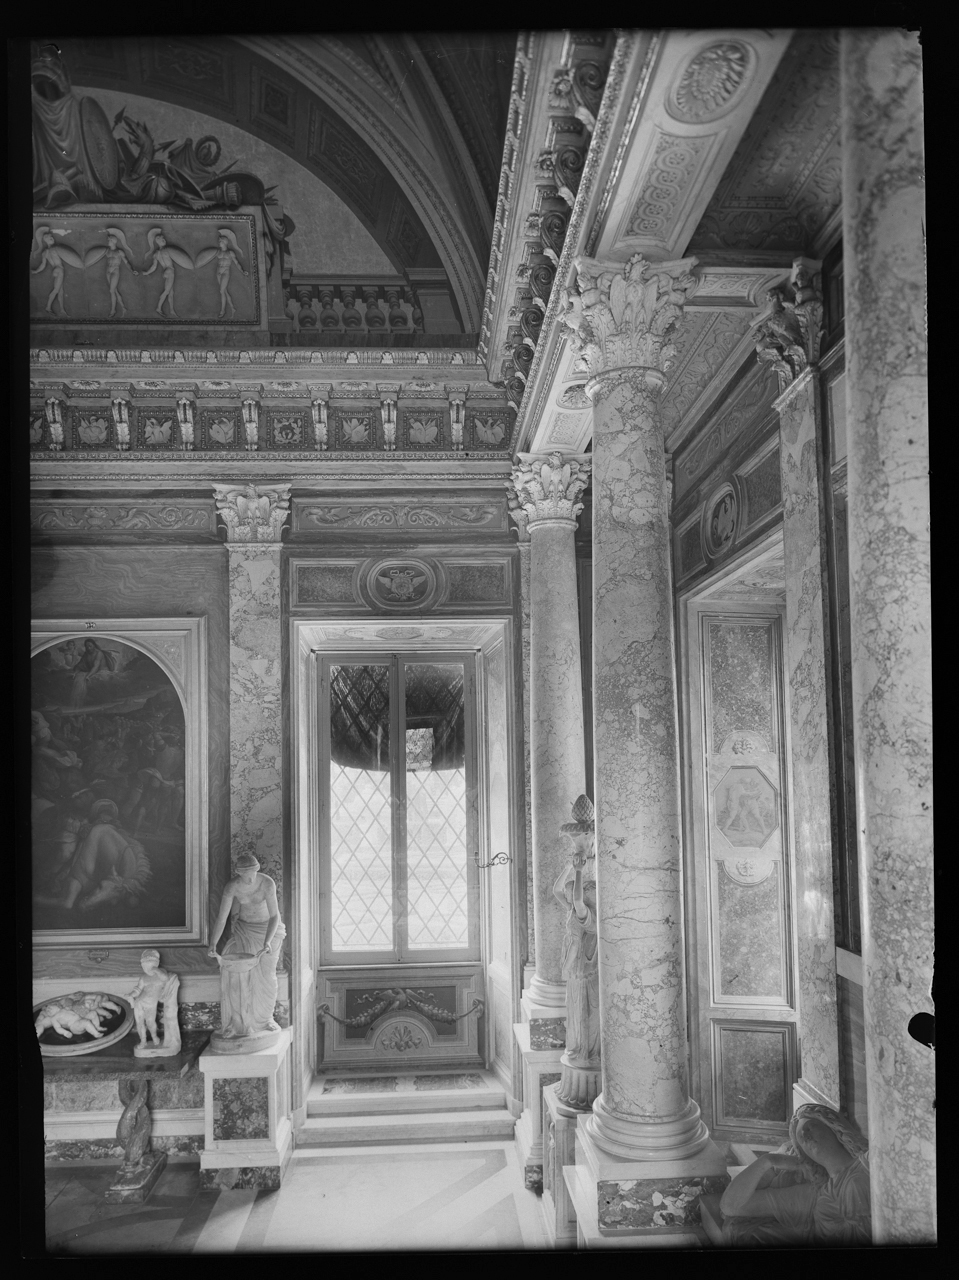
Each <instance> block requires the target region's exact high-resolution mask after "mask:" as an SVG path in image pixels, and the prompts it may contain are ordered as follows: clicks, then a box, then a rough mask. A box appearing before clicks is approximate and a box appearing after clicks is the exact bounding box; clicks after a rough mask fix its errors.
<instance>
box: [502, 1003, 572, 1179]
mask: <svg viewBox="0 0 959 1280" xmlns="http://www.w3.org/2000/svg"><path fill="white" fill-rule="evenodd" d="M524 998H525V996H524ZM531 1028H532V1024H531V1023H529V1022H516V1023H514V1024H513V1035H514V1036H515V1038H516V1043H517V1045H518V1046H519V1050H520V1054H521V1056H522V1059H523V1114H522V1115H521V1116H520V1118H519V1120H518V1121H517V1123H516V1144H517V1147H518V1149H519V1158H520V1161H521V1162H522V1165H523V1170H524V1178H525V1181H526V1187H527V1189H528V1190H530V1191H536V1192H540V1191H542V1189H543V1090H544V1089H545V1088H546V1087H547V1085H551V1084H555V1083H557V1082H558V1081H559V1079H560V1076H561V1074H562V1070H563V1068H562V1064H561V1063H560V1058H561V1057H562V1055H563V1048H564V1046H565V1041H566V1027H565V1019H564V1021H563V1025H562V1029H561V1034H562V1036H563V1045H561V1046H559V1047H555V1046H550V1047H547V1048H534V1047H533V1043H534V1038H533V1030H532V1029H531ZM543 1038H544V1037H541V1036H537V1037H536V1043H537V1044H541V1043H542V1040H543ZM545 1038H546V1039H547V1040H548V1037H545Z"/></svg>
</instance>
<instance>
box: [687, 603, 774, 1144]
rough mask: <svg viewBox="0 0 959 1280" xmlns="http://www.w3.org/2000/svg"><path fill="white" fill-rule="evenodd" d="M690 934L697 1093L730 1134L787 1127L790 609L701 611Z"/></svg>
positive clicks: (709, 1119)
mask: <svg viewBox="0 0 959 1280" xmlns="http://www.w3.org/2000/svg"><path fill="white" fill-rule="evenodd" d="M688 610H689V612H688V618H687V627H686V644H685V648H686V650H687V654H686V658H687V661H686V669H687V675H688V707H687V711H688V714H687V717H686V738H687V761H688V768H687V770H686V771H685V779H686V786H687V797H686V799H687V805H686V809H687V833H688V839H687V851H686V859H687V861H686V874H687V884H688V885H689V886H690V888H691V890H692V892H690V893H688V894H687V899H686V901H687V908H686V909H687V917H688V918H687V937H688V939H689V952H690V977H691V980H690V998H689V1006H690V1045H691V1049H692V1067H693V1071H692V1076H693V1089H694V1096H695V1097H696V1098H697V1100H698V1101H699V1104H700V1107H701V1108H702V1111H703V1116H704V1119H705V1120H706V1123H707V1125H708V1126H709V1128H710V1130H711V1131H713V1132H714V1133H715V1134H716V1136H717V1137H719V1138H725V1139H727V1140H728V1139H747V1138H748V1137H751V1138H752V1140H754V1141H770V1140H774V1139H776V1138H778V1137H780V1136H782V1135H784V1133H785V1126H786V1123H787V1121H788V1118H789V1115H790V1114H791V1110H792V1106H791V1086H792V1083H793V1081H794V1080H795V1079H796V1076H797V1071H796V1066H797V1062H796V1059H797V1045H796V1009H795V994H794V973H795V965H794V958H793V948H794V943H793V932H792V928H791V868H790V841H789V814H788V803H787V801H788V785H787V777H788V775H787V768H786V759H787V753H786V750H785V742H784V739H785V723H786V721H785V714H784V705H783V680H782V656H781V654H782V645H781V627H782V623H781V614H780V611H779V609H778V608H777V607H776V606H775V605H771V606H762V605H748V606H747V605H742V606H738V607H737V606H736V605H732V604H726V603H723V604H719V603H718V602H717V603H716V604H714V605H712V606H706V605H704V604H690V605H689V606H688Z"/></svg>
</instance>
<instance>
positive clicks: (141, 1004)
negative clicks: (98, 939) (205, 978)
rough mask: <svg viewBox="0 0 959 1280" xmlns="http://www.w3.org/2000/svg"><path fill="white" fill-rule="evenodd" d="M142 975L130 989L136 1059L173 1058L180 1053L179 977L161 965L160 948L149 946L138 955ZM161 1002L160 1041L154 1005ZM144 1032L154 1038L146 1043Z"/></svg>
mask: <svg viewBox="0 0 959 1280" xmlns="http://www.w3.org/2000/svg"><path fill="white" fill-rule="evenodd" d="M140 967H141V968H142V970H143V977H142V978H141V979H140V981H139V982H138V983H137V985H136V986H135V987H134V988H133V990H132V991H131V992H130V995H129V1000H130V1003H131V1004H132V1005H133V1017H134V1019H135V1021H136V1027H137V1034H138V1035H139V1037H140V1042H139V1044H137V1045H135V1046H134V1049H133V1052H134V1055H135V1056H136V1057H138V1058H172V1057H173V1056H174V1055H175V1054H178V1053H179V1052H180V1022H179V1013H178V1010H177V991H178V989H179V986H180V979H179V978H178V977H177V975H176V974H175V973H168V972H167V971H166V969H161V968H160V953H159V951H155V950H153V948H152V947H151V948H148V949H147V950H146V951H144V952H143V954H142V955H141V956H140ZM158 1004H162V1005H163V1040H162V1042H161V1040H160V1038H159V1036H158V1035H157V1005H158ZM147 1035H149V1037H150V1039H151V1040H152V1041H153V1044H152V1046H151V1045H149V1044H148V1043H147Z"/></svg>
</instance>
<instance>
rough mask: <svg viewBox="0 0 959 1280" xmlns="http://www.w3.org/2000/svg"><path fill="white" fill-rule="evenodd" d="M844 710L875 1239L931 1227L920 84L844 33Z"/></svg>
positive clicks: (882, 33)
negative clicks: (922, 1023) (852, 796)
mask: <svg viewBox="0 0 959 1280" xmlns="http://www.w3.org/2000/svg"><path fill="white" fill-rule="evenodd" d="M841 66H842V150H843V271H844V275H845V294H846V423H847V433H848V434H847V444H848V476H849V481H848V483H849V498H848V503H849V505H848V513H849V581H850V630H851V644H852V681H853V689H852V702H853V722H854V723H853V728H854V741H855V768H856V797H857V804H856V808H857V817H858V824H859V866H860V884H861V895H862V924H863V929H862V940H863V1000H864V1022H865V1033H866V1081H867V1086H868V1105H869V1142H870V1175H871V1183H872V1223H873V1239H874V1241H875V1243H877V1244H881V1245H892V1244H896V1245H913V1244H931V1243H932V1242H933V1241H934V1240H935V1234H936V1190H935V1111H934V1099H935V1081H934V1054H933V1051H932V1050H930V1049H929V1048H927V1047H925V1046H924V1045H921V1044H919V1043H918V1042H917V1041H916V1040H914V1039H912V1037H911V1036H910V1035H909V1031H908V1026H909V1022H910V1019H911V1018H912V1017H913V1016H914V1015H915V1014H917V1013H920V1012H927V1013H931V1012H933V1005H932V1000H931V993H930V987H931V983H932V974H933V862H932V834H933V833H932V771H931V756H932V690H931V676H930V660H931V652H930V650H931V645H930V588H929V489H928V470H929V446H928V417H927V401H926V350H925V317H924V308H925V299H926V286H925V262H924V244H923V220H924V216H925V209H924V202H923V190H922V184H923V141H922V83H921V65H920V51H919V43H918V40H917V38H916V35H915V34H914V33H909V32H906V31H898V30H888V29H886V30H875V29H873V30H870V29H857V30H850V31H843V33H842V61H841Z"/></svg>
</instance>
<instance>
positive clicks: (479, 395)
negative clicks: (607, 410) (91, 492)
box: [29, 28, 840, 475]
mask: <svg viewBox="0 0 959 1280" xmlns="http://www.w3.org/2000/svg"><path fill="white" fill-rule="evenodd" d="M837 41H838V36H837V33H836V32H831V31H816V30H800V31H796V32H792V31H788V30H772V31H767V30H739V29H736V28H731V29H729V30H719V29H712V30H704V31H687V30H682V31H680V30H672V29H664V30H640V29H630V30H622V31H620V30H592V29H582V30H579V29H577V30H557V31H524V32H519V33H516V32H509V31H505V32H476V33H470V32H455V33H449V32H425V33H423V32H421V33H415V34H404V33H390V34H376V33H367V32H354V33H349V32H347V33H336V34H331V35H325V34H322V33H321V34H316V35H308V34H303V35H301V34H297V35H295V36H290V35H284V34H282V33H281V34H268V35H256V36H226V37H206V36H203V37H195V36H182V37H181V36H175V37H168V36H162V37H120V38H113V37H71V38H69V39H67V38H64V39H59V38H56V37H52V38H51V39H49V40H47V41H45V42H42V44H41V43H40V42H38V44H37V45H36V46H35V47H34V49H33V59H34V61H33V64H32V71H33V78H32V98H33V129H34V175H33V187H34V225H33V232H32V241H31V245H30V271H31V276H30V288H31V321H32V325H33V345H34V347H35V353H34V368H33V385H32V387H31V421H30V428H29V430H30V438H31V443H32V446H33V448H34V449H35V450H36V451H37V453H36V457H37V465H38V466H43V467H48V466H50V465H53V464H54V460H55V459H56V469H57V474H58V475H60V474H61V472H62V471H63V466H65V465H66V462H67V457H68V456H69V457H71V458H72V457H75V458H76V459H77V460H78V461H80V460H82V461H83V464H84V465H83V468H82V470H83V471H84V472H87V471H90V472H91V473H92V470H93V467H94V466H95V460H96V458H98V457H100V456H101V451H102V452H112V453H113V454H114V458H115V461H116V463H117V465H119V462H120V460H121V459H122V460H123V461H129V462H130V463H133V462H134V461H136V462H137V463H138V464H139V463H140V462H142V461H143V460H144V459H145V458H147V457H151V458H157V459H158V462H157V465H158V466H159V465H160V463H159V459H160V458H161V457H162V458H163V459H164V460H165V461H164V463H163V465H164V466H165V465H167V462H169V465H174V464H177V465H181V466H182V465H190V466H192V465H194V464H197V465H199V464H200V463H201V462H203V465H206V460H208V461H209V463H210V465H213V462H214V461H217V462H219V461H222V459H224V458H226V457H230V458H233V459H235V460H236V461H237V464H238V465H239V463H240V461H241V459H242V461H243V463H244V465H246V464H249V465H250V466H253V465H254V464H255V463H259V462H260V461H262V460H264V459H266V458H267V457H275V458H276V459H277V460H278V462H277V465H280V463H279V460H280V459H283V460H284V465H286V464H288V465H294V464H300V463H302V464H303V466H312V465H314V461H316V462H317V463H319V461H320V460H321V455H322V461H323V462H324V464H325V463H327V462H328V463H330V464H333V463H334V462H335V463H337V464H339V462H342V463H343V464H346V462H347V460H348V459H349V460H350V462H349V465H351V466H353V465H359V462H356V461H354V460H357V459H358V460H360V462H362V461H363V460H364V459H368V460H369V461H370V463H372V462H373V460H374V459H375V458H390V457H395V456H396V455H397V454H399V455H403V456H404V457H407V458H412V457H414V456H415V457H417V458H420V459H422V460H423V461H424V463H425V462H426V461H427V460H430V461H436V462H437V463H439V462H440V461H441V460H444V459H445V460H446V463H448V465H449V467H450V468H451V472H450V473H451V474H453V472H454V471H455V467H463V466H466V465H472V463H473V461H474V460H475V461H476V462H477V464H478V465H482V466H484V467H487V468H489V467H490V466H502V467H506V466H507V465H508V461H509V458H510V456H511V455H512V453H513V452H515V451H517V450H523V451H528V452H536V451H539V450H547V451H548V450H551V449H557V448H559V449H562V450H566V451H569V452H584V451H586V450H587V449H588V448H589V445H590V436H591V430H592V411H591V405H590V402H589V399H588V397H587V396H586V394H585V387H584V376H583V373H582V370H581V369H579V368H578V367H577V365H576V362H575V360H573V358H572V355H571V352H570V349H569V344H568V341H567V335H566V330H565V328H564V325H563V310H564V301H563V300H564V298H565V295H566V291H567V290H568V289H569V287H570V285H571V283H572V281H573V279H574V275H575V266H574V263H575V259H576V257H577V256H578V255H582V254H585V255H587V256H593V257H598V258H602V259H610V260H612V261H614V262H615V261H626V260H627V259H628V258H630V257H631V256H632V255H635V254H636V253H639V254H641V255H643V256H644V257H645V258H646V259H647V260H648V261H650V262H656V261H665V260H670V259H672V258H678V257H680V256H682V255H687V256H694V257H695V259H696V265H695V267H694V274H695V288H694V289H693V290H692V291H691V293H690V296H689V298H688V301H687V305H686V313H687V314H686V318H685V322H684V325H683V327H682V329H681V331H680V333H679V335H678V337H677V340H676V343H675V354H674V356H673V362H672V365H671V367H670V370H669V373H668V380H667V386H666V389H665V392H664V395H663V402H662V408H663V419H664V424H665V426H666V429H667V449H668V451H669V452H670V453H671V454H674V455H676V457H685V456H687V454H689V451H690V449H693V450H694V449H695V446H696V442H697V441H699V440H700V439H704V438H705V435H707V434H708V433H709V431H710V430H712V428H711V427H710V423H712V422H714V420H715V417H716V413H717V407H718V406H721V405H722V404H724V403H725V401H726V400H728V399H729V398H730V397H731V396H734V395H735V394H736V392H735V388H736V387H737V386H738V385H739V383H740V382H741V380H742V378H743V377H744V376H746V375H747V374H749V371H750V370H751V369H753V368H754V366H755V362H756V353H755V349H754V348H755V321H756V318H757V316H759V315H760V314H761V313H764V309H768V307H769V306H771V305H772V304H771V303H770V301H769V299H770V297H771V296H772V293H771V291H773V292H774V291H775V288H776V287H777V286H778V285H779V284H780V283H781V282H782V281H784V280H785V279H786V278H787V277H788V276H789V273H790V271H791V270H792V269H793V266H794V263H795V261H796V259H797V257H798V256H804V257H805V258H806V259H807V260H808V261H809V262H811V263H813V264H815V263H817V262H818V261H819V260H820V259H821V258H822V257H823V256H824V255H825V253H826V252H827V251H828V250H829V249H830V248H831V247H832V246H833V245H834V244H835V243H836V240H837V237H838V230H839V228H838V221H837V218H838V209H839V203H840V190H839V114H838V101H839V70H838V43H837ZM810 269H816V268H815V267H813V268H810ZM278 364H279V365H283V366H285V368H283V369H276V368H275V366H276V365H278ZM78 366H79V367H78ZM94 366H95V368H94ZM211 366H217V367H211ZM118 406H119V407H118ZM123 406H126V407H123ZM171 415H172V416H171ZM41 455H42V461H41ZM480 459H482V463H480ZM111 465H113V464H111ZM51 474H52V472H51Z"/></svg>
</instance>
